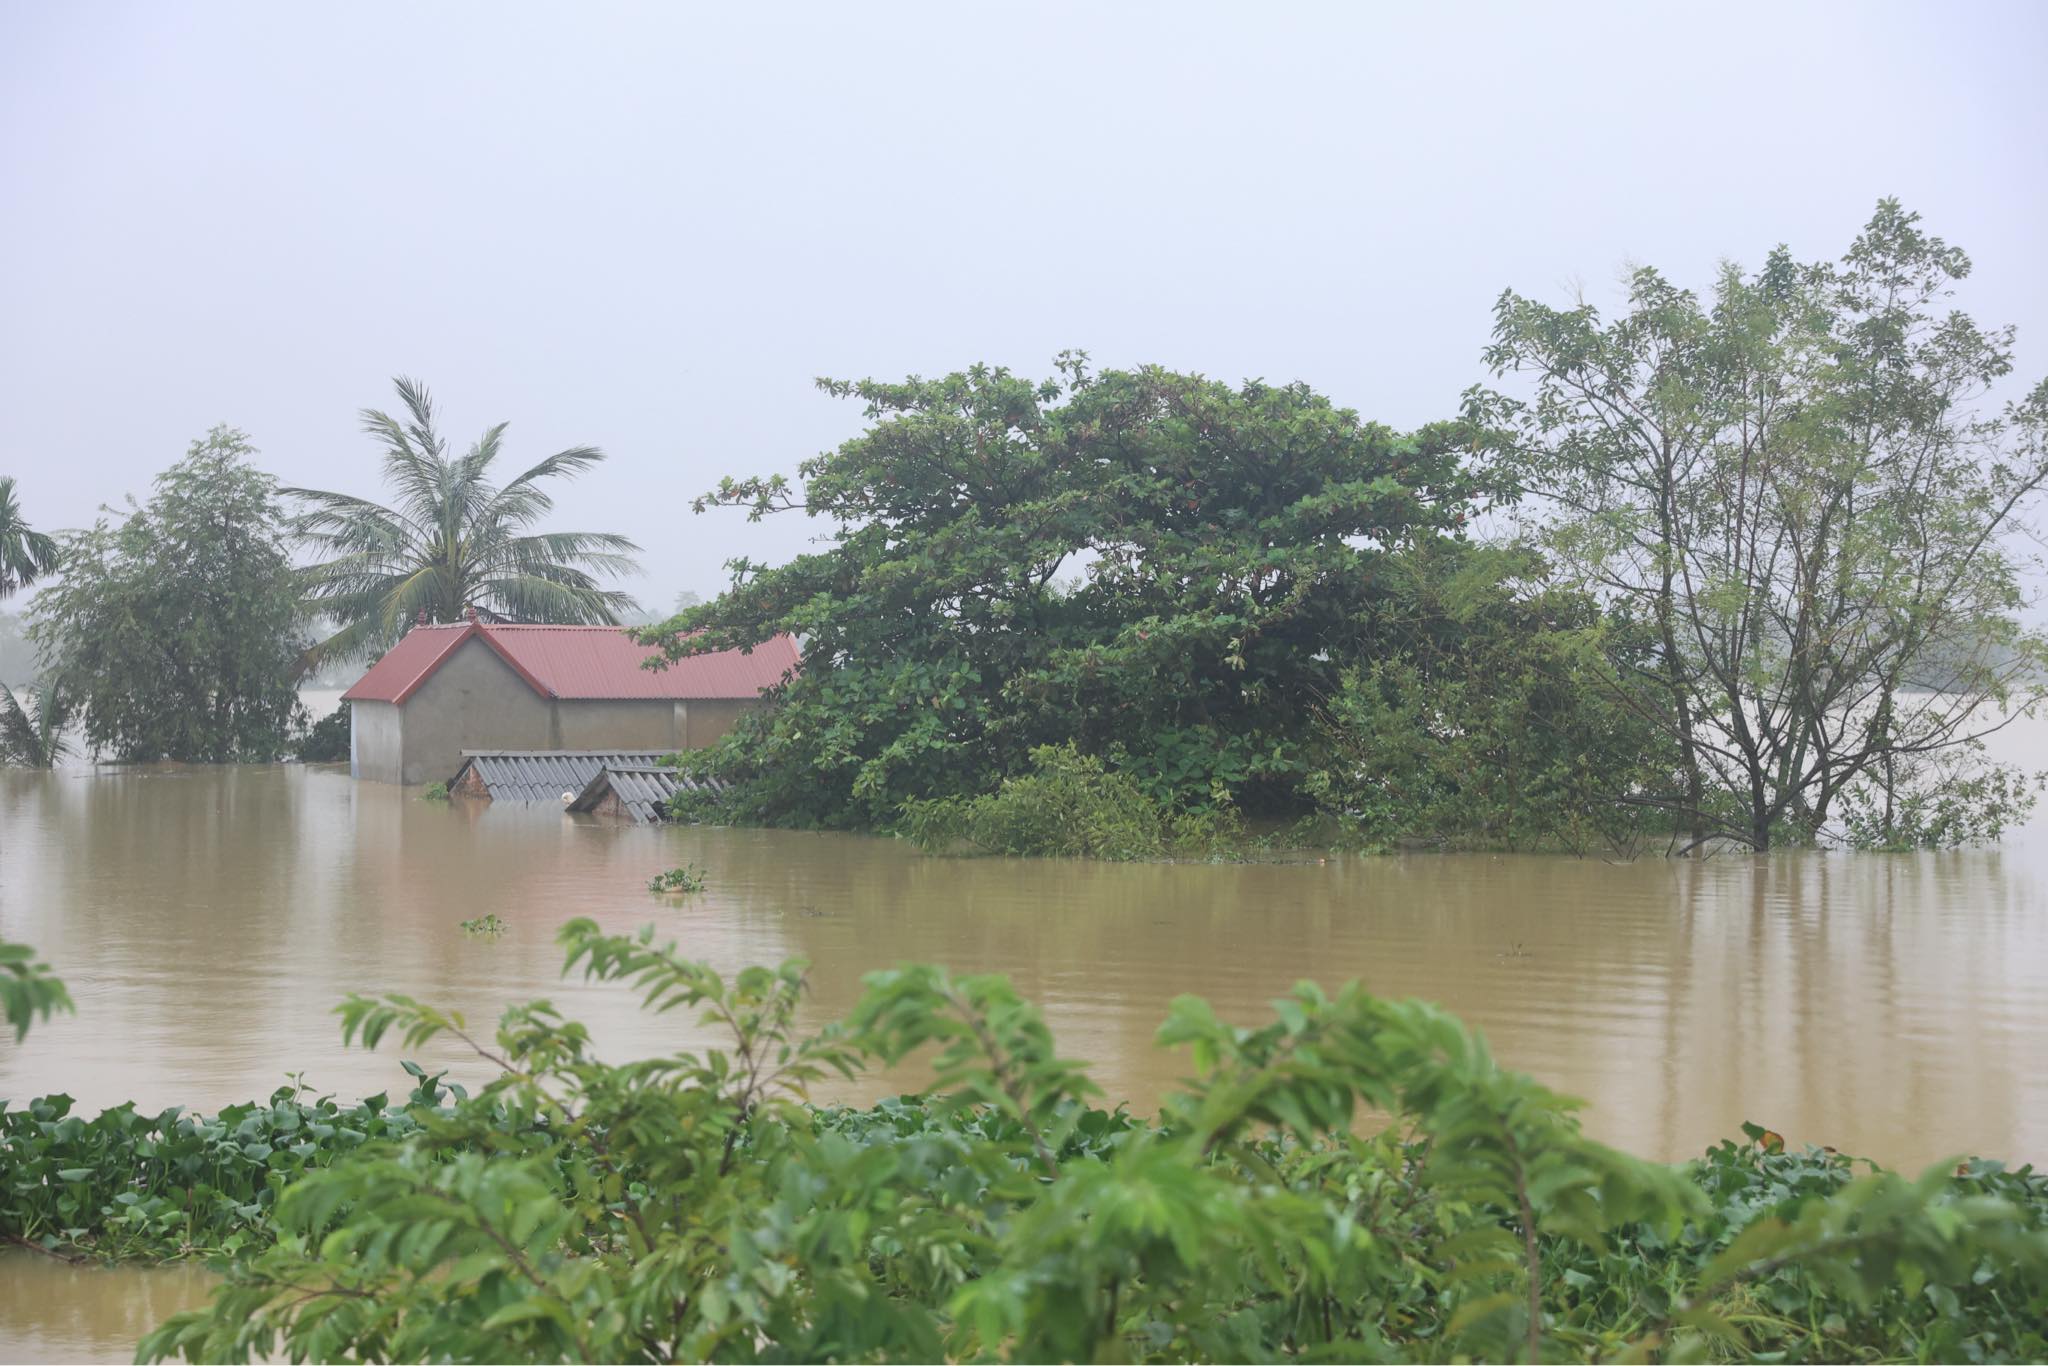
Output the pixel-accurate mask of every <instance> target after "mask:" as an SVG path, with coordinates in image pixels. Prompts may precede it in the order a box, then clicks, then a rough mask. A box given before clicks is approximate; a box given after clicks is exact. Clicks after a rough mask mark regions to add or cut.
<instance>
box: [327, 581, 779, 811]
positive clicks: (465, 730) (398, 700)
mask: <svg viewBox="0 0 2048 1366" xmlns="http://www.w3.org/2000/svg"><path fill="white" fill-rule="evenodd" d="M659 654H660V651H659V650H657V649H655V648H653V647H652V646H647V645H642V644H640V643H639V642H638V641H636V640H634V639H633V638H632V637H631V636H630V635H628V634H627V633H626V631H625V630H624V628H621V627H616V626H522V625H515V624H513V623H510V622H492V621H482V620H479V619H477V618H476V617H475V616H472V617H471V618H470V619H469V620H467V621H463V622H457V623H454V624H451V625H445V626H427V625H420V626H415V627H413V628H412V630H410V631H408V632H406V634H405V637H404V638H403V639H401V640H400V641H399V642H398V643H397V644H396V645H394V646H392V647H391V649H390V650H389V651H387V652H386V653H385V655H384V657H383V658H381V659H379V660H378V661H377V662H376V663H375V664H373V665H371V666H370V670H369V672H368V673H366V674H364V675H363V676H362V677H361V678H359V679H357V680H356V683H355V686H354V687H352V688H350V689H349V690H348V691H347V692H345V693H343V694H342V701H344V702H348V703H351V704H352V708H351V711H350V727H349V770H350V772H351V773H353V774H354V775H355V776H356V777H358V778H367V779H371V780H373V781H377V782H386V783H430V782H445V781H447V780H448V779H449V778H450V777H452V776H453V775H454V774H455V771H456V770H457V769H459V768H460V767H461V766H462V760H463V754H464V752H465V751H469V750H609V751H617V750H662V751H675V750H683V749H698V748H702V747H703V746H705V745H708V744H711V743H712V742H713V741H715V740H717V739H718V738H719V737H720V736H722V735H724V734H725V733H726V732H727V731H729V730H731V729H732V727H733V725H734V723H735V722H737V721H738V720H739V718H740V716H741V715H742V714H743V713H744V712H746V711H747V710H749V709H750V708H753V707H757V706H759V705H761V694H762V693H763V692H764V691H765V690H767V689H769V688H772V687H774V686H775V685H777V684H778V683H780V682H782V680H783V679H784V678H786V677H787V676H789V675H790V674H791V673H793V672H794V671H795V669H796V663H797V648H796V641H795V640H794V639H793V638H791V637H789V636H777V637H775V638H774V639H772V640H767V641H764V642H762V643H761V644H759V645H756V646H754V647H753V648H752V649H751V650H720V651H717V652H715V653H712V654H703V655H693V656H691V657H690V658H688V659H681V660H676V661H675V662H673V663H671V664H669V665H668V666H667V667H665V668H661V669H650V668H648V667H646V665H647V663H648V661H649V660H651V659H654V658H656V657H658V656H659Z"/></svg>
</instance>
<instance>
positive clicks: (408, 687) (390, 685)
mask: <svg viewBox="0 0 2048 1366" xmlns="http://www.w3.org/2000/svg"><path fill="white" fill-rule="evenodd" d="M468 638H469V624H468V623H467V622H465V623H463V624H462V625H460V626H415V627H413V628H412V629H411V630H410V631H407V632H406V633H405V635H404V637H403V638H402V639H401V640H400V641H399V642H398V643H397V644H396V645H394V646H392V647H391V648H390V649H388V650H386V651H385V652H384V657H383V658H382V659H380V660H378V661H377V662H376V663H375V664H372V665H371V666H370V671H369V672H368V673H366V674H364V675H363V676H362V677H361V678H358V679H357V680H356V682H355V686H354V687H352V688H350V689H349V690H348V691H347V692H345V693H343V694H342V695H341V700H342V701H344V702H403V701H404V700H405V699H406V698H408V697H410V696H412V694H413V690H414V689H415V688H417V687H419V685H420V684H421V683H423V682H425V681H426V678H427V675H428V674H430V673H432V672H433V671H434V670H436V669H438V668H440V667H441V661H442V660H444V659H446V658H447V657H448V656H449V655H450V654H451V653H453V652H454V650H455V647H456V646H458V645H460V644H461V643H462V642H463V641H465V640H467V639H468Z"/></svg>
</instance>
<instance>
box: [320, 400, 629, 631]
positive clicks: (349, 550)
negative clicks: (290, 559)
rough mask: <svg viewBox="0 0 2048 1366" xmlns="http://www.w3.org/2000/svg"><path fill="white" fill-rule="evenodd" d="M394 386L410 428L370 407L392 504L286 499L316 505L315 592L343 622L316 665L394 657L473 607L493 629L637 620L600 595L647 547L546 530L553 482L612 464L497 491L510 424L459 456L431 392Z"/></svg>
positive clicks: (526, 479) (367, 427)
mask: <svg viewBox="0 0 2048 1366" xmlns="http://www.w3.org/2000/svg"><path fill="white" fill-rule="evenodd" d="M396 383H397V387H398V396H399V398H400V400H401V401H402V402H403V403H404V405H405V412H404V415H403V416H402V417H392V416H391V415H389V414H387V413H383V412H380V411H378V410H376V409H369V408H366V409H364V410H363V414H362V418H363V430H364V431H366V432H368V433H369V434H370V435H371V436H372V437H374V438H375V439H376V441H377V444H378V445H379V446H381V447H382V448H383V451H384V482H385V483H386V484H387V485H388V486H389V487H390V489H391V492H392V495H393V496H392V501H391V503H390V504H389V505H388V506H387V505H385V504H381V503H376V502H372V501H371V500H369V499H367V498H359V497H357V496H355V495H353V494H347V493H327V492H322V491H320V490H317V489H301V488H294V489H288V490H286V492H287V493H289V494H291V495H292V496H294V497H297V498H299V499H302V500H304V502H305V504H306V508H305V510H304V511H303V512H302V513H301V515H300V516H299V518H298V520H297V522H296V528H297V531H298V534H299V535H300V536H301V537H302V538H303V539H304V541H305V542H306V544H307V545H309V546H310V547H311V548H312V549H313V551H314V553H315V555H316V556H317V557H318V562H317V563H316V564H315V565H314V566H313V567H312V569H311V571H310V572H309V577H308V593H309V595H310V597H311V600H312V602H313V603H314V605H315V606H316V607H317V608H318V610H319V611H320V612H321V613H323V614H324V615H326V616H328V617H331V618H333V619H334V620H335V621H337V622H338V623H339V624H340V625H339V629H338V630H337V631H335V632H334V633H333V634H332V635H330V636H328V637H327V638H326V639H325V640H323V641H322V642H320V644H319V645H318V646H316V647H315V649H314V651H313V652H312V653H311V655H310V656H309V659H308V663H309V664H310V665H315V666H317V664H318V663H319V662H320V661H321V660H322V659H328V658H339V659H345V658H351V657H355V656H360V655H364V654H367V653H370V652H372V651H375V650H379V649H382V648H385V647H387V646H388V645H390V643H391V642H392V641H394V640H396V639H397V638H398V637H399V636H400V635H401V634H403V633H404V631H405V628H406V627H407V626H408V625H410V624H411V623H412V622H414V621H415V620H417V619H419V617H420V615H421V614H422V613H424V614H425V616H426V619H427V620H428V621H434V622H443V621H458V620H460V619H461V618H462V616H463V614H464V613H465V612H466V611H467V610H469V609H470V608H475V609H476V610H477V611H478V612H479V613H481V614H482V615H483V616H484V617H485V618H486V619H487V620H505V621H548V622H572V623H587V624H603V625H615V624H617V623H618V621H619V619H620V614H621V613H624V612H630V611H631V610H632V609H633V605H634V604H633V599H632V597H631V596H630V595H629V594H626V593H623V592H619V591H615V590H610V589H606V588H602V587H600V586H599V583H600V580H601V579H603V578H605V577H609V576H615V575H620V574H627V573H633V572H636V570H637V565H636V564H635V562H634V560H633V558H632V555H633V552H635V551H637V550H638V549H639V547H638V546H636V545H634V544H633V542H631V541H629V540H627V539H626V538H625V537H624V536H616V535H608V534H603V533H598V532H587V531H538V530H535V527H536V525H537V524H538V523H539V522H540V520H541V519H542V518H543V517H545V516H546V515H547V513H548V512H549V511H550V510H551V509H552V508H553V507H554V500H553V499H552V498H550V497H549V496H548V494H547V492H546V490H545V489H544V488H543V487H542V486H543V484H544V483H545V482H546V481H548V480H550V479H566V478H572V477H574V476H575V475H577V474H580V473H581V472H583V471H584V470H587V469H589V468H590V467H591V466H593V465H596V464H598V463H599V462H601V461H602V460H603V459H604V458H605V457H604V452H602V451H600V450H598V449H597V448H596V447H595V446H572V447H570V448H569V449H568V450H565V451H557V452H556V453H555V454H553V455H551V456H549V457H548V458H547V459H545V460H543V461H541V462H540V463H539V464H536V465H534V466H532V467H531V468H529V469H527V470H525V471H523V472H521V473H520V474H518V475H515V476H514V477H513V478H512V479H510V480H509V481H507V482H506V483H504V484H495V483H493V482H492V481H491V472H492V467H493V465H495V464H496V462H497V459H498V456H499V454H500V448H501V444H502V442H503V440H504V435H505V427H506V424H505V423H503V422H500V423H498V424H497V425H496V426H494V427H492V428H490V430H488V431H486V432H485V433H484V434H483V435H482V436H481V437H479V438H478V439H477V441H476V443H475V444H474V445H472V446H471V447H470V448H469V450H468V451H467V452H466V453H464V454H463V455H461V456H451V455H450V454H449V448H448V443H447V441H446V440H445V439H444V438H443V437H442V436H441V434H440V431H439V429H438V428H437V427H436V426H435V421H434V401H433V398H432V396H430V395H429V394H428V393H427V390H426V388H425V386H423V385H421V384H420V383H419V382H418V381H417V380H410V379H399V380H398V381H396Z"/></svg>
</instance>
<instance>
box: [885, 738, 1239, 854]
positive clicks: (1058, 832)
mask: <svg viewBox="0 0 2048 1366" xmlns="http://www.w3.org/2000/svg"><path fill="white" fill-rule="evenodd" d="M903 826H904V831H905V833H906V834H908V835H909V837H910V838H911V839H912V840H914V841H916V842H917V844H918V845H919V846H920V847H922V848H924V849H927V850H930V851H932V852H935V853H943V852H948V851H952V850H957V849H962V848H964V849H967V850H971V851H973V852H977V853H984V854H1031V855H1041V856H1061V857H1069V858H1097V859H1148V858H1164V857H1167V856H1169V855H1174V854H1198V855H1205V854H1208V853H1210V852H1212V851H1214V850H1216V849H1217V848H1218V847H1219V845H1220V844H1222V843H1223V842H1225V841H1228V840H1231V839H1232V837H1234V836H1236V835H1238V834H1240V833H1241V831H1240V828H1239V823H1238V821H1237V819H1236V813H1235V812H1233V811H1232V810H1231V809H1230V807H1229V806H1228V805H1227V804H1218V805H1215V806H1210V807H1205V808H1198V809H1194V810H1176V809H1174V808H1173V807H1171V806H1166V805H1163V804H1162V803H1160V802H1159V801H1158V800H1157V799H1155V798H1153V797H1152V796H1150V795H1149V794H1147V793H1146V792H1145V791H1144V790H1143V789H1141V788H1140V787H1139V786H1138V785H1137V783H1136V782H1134V781H1133V780H1132V779H1131V777H1130V776H1129V775H1128V774H1126V773H1121V772H1114V771H1111V770H1110V769H1109V768H1108V767H1107V766H1106V765H1105V764H1104V763H1103V761H1102V760H1101V759H1098V758H1096V757H1094V756H1093V755H1087V754H1082V753H1080V752H1078V751H1077V750H1076V749H1075V748H1074V747H1073V746H1072V745H1071V744H1068V745H1042V746H1040V747H1039V748H1038V749H1035V750H1033V751H1032V752H1031V771H1030V772H1029V773H1026V774H1022V775H1020V776H1017V777H1011V778H1005V779H1003V781H1002V785H1001V786H1000V787H998V788H997V789H996V790H995V791H994V792H991V793H988V794H986V795H984V796H980V797H941V798H935V799H933V800H931V801H924V802H920V801H916V800H912V801H909V802H906V803H905V804H904V819H903Z"/></svg>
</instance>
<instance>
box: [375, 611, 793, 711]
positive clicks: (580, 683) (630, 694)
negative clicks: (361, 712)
mask: <svg viewBox="0 0 2048 1366" xmlns="http://www.w3.org/2000/svg"><path fill="white" fill-rule="evenodd" d="M471 636H476V637H477V638H478V639H480V640H482V641H483V642H484V643H485V644H486V645H488V646H490V647H491V649H493V650H495V651H496V652H497V653H498V656H499V657H500V658H501V659H503V660H504V661H505V662H506V663H507V664H508V665H510V666H511V668H512V670H513V672H515V673H517V674H518V675H519V676H520V677H521V678H523V679H525V680H526V682H527V684H528V686H530V687H531V688H533V690H534V691H535V692H537V693H540V694H541V695H542V696H543V697H559V698H565V699H575V700H597V699H607V700H627V701H641V700H645V701H680V702H689V701H703V702H708V701H719V700H725V699H731V698H751V697H756V696H758V695H759V694H760V693H761V691H762V690H763V689H764V688H772V687H774V686H775V685H776V684H777V683H780V682H781V681H782V679H783V676H784V675H785V674H787V673H789V672H791V671H792V670H794V669H795V668H796V664H797V647H796V641H795V640H794V639H793V638H791V637H789V636H776V637H774V638H773V639H771V640H766V641H763V642H762V643H761V644H759V645H756V646H755V647H754V648H753V649H752V650H751V651H742V650H719V651H716V652H714V653H712V654H704V655H693V656H691V657H690V658H688V659H679V660H676V661H675V662H674V663H672V664H670V665H669V666H668V667H667V668H664V669H647V668H643V667H642V665H644V664H645V663H646V662H647V661H648V660H649V659H651V658H653V657H655V656H656V655H657V654H659V653H660V652H659V651H658V650H656V649H655V648H654V647H652V646H648V645H642V644H640V643H639V642H638V641H636V640H634V639H633V638H632V637H631V636H629V635H627V634H626V632H625V630H624V629H623V628H620V627H616V626H522V625H515V624H511V623H505V622H480V621H468V622H463V623H462V624H460V625H456V626H415V627H413V628H412V630H410V631H408V632H406V634H405V637H404V638H403V639H402V640H400V641H399V642H398V644H396V645H394V646H392V647H391V649H390V650H388V651H387V652H386V653H385V655H384V657H383V658H382V659H380V660H378V661H377V662H376V663H375V664H373V665H371V666H370V670H369V672H368V673H366V674H364V675H363V676H362V677H361V678H359V679H357V680H356V684H355V686H354V687H352V688H350V689H349V690H348V691H347V692H345V693H343V694H342V700H343V701H345V702H397V703H403V702H404V701H405V700H406V699H407V698H409V697H411V696H412V695H413V693H414V692H416V691H417V690H418V689H419V686H420V684H422V683H424V682H426V680H427V678H428V676H429V675H431V674H432V673H433V672H434V670H436V669H438V668H440V667H441V664H442V662H443V661H444V660H446V659H447V658H448V657H449V656H450V655H452V654H453V653H454V652H455V650H456V647H458V646H460V645H461V644H462V643H463V642H464V641H466V640H468V639H469V638H470V637H471Z"/></svg>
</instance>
